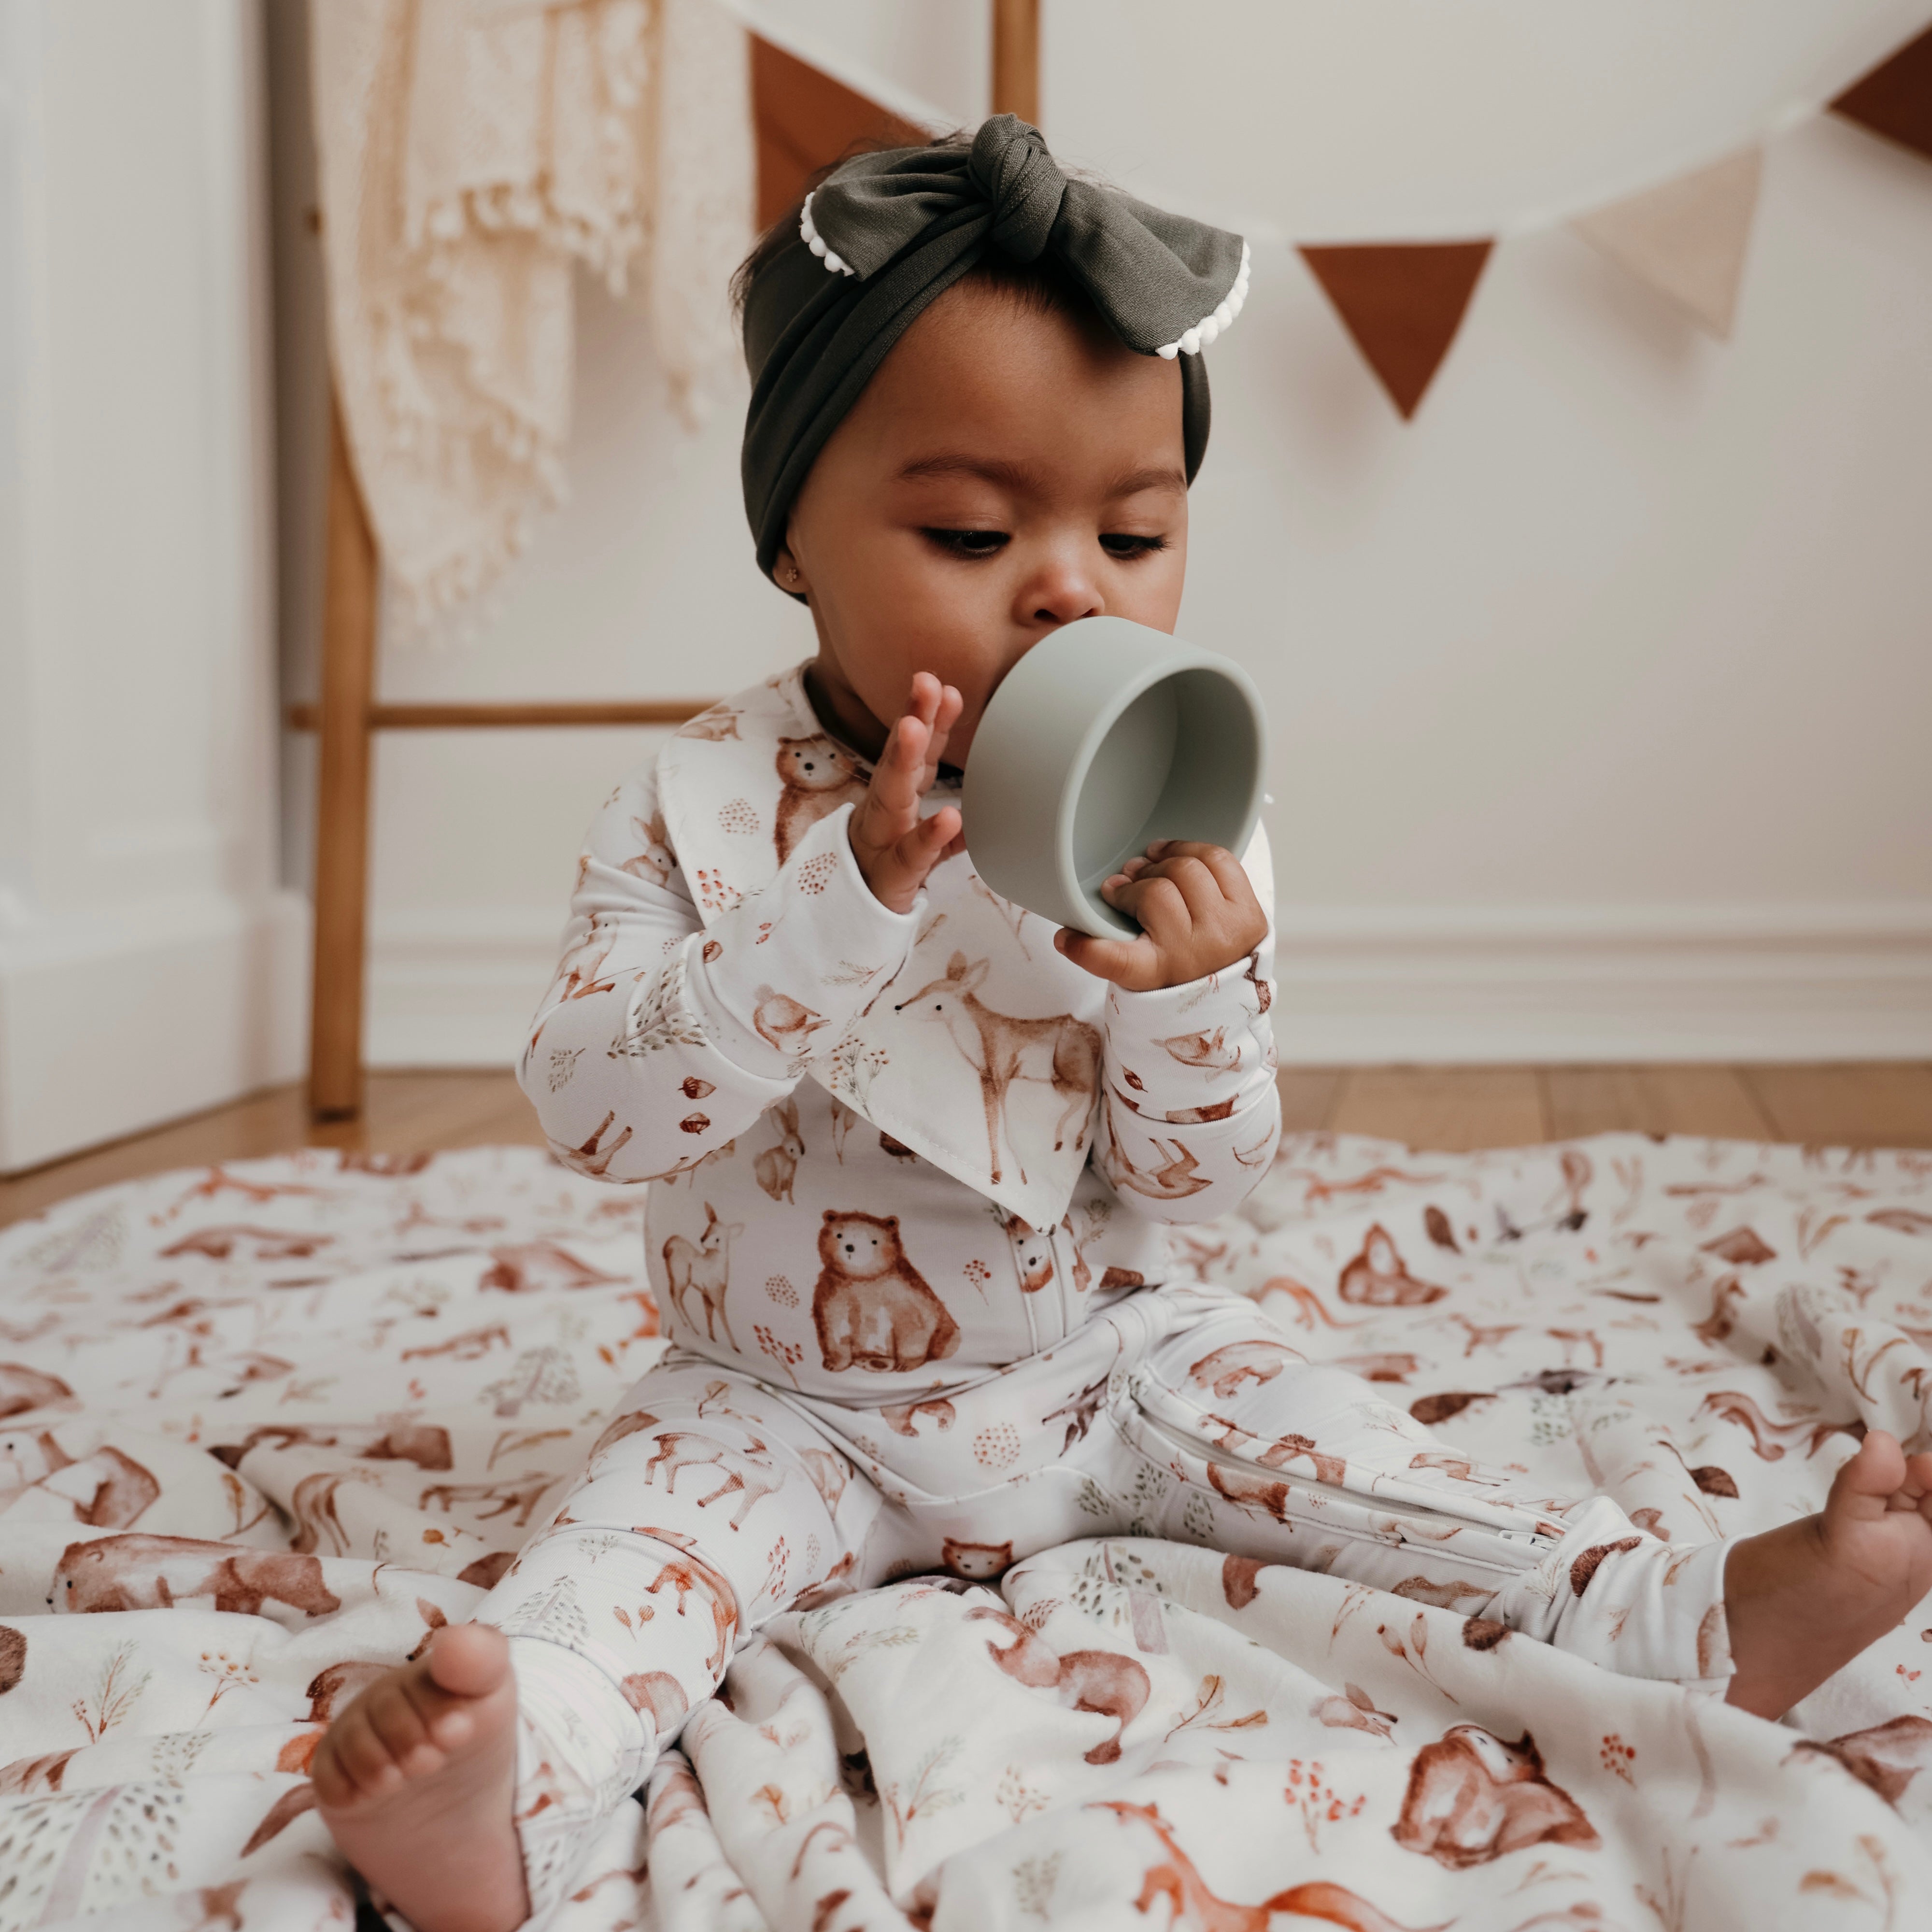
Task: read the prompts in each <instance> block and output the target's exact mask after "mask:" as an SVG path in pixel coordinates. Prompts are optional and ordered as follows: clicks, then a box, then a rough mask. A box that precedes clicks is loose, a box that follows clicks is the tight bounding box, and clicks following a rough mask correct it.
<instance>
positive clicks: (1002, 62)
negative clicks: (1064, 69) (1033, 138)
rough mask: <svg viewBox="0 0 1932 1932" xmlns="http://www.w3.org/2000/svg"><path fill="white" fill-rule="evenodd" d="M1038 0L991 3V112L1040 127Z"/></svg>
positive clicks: (994, 1) (1002, 0)
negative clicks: (1017, 118)
mask: <svg viewBox="0 0 1932 1932" xmlns="http://www.w3.org/2000/svg"><path fill="white" fill-rule="evenodd" d="M993 112H994V113H995V114H1017V115H1019V118H1021V119H1022V121H1028V122H1030V123H1031V124H1032V125H1033V126H1034V127H1038V126H1039V125H1040V0H993Z"/></svg>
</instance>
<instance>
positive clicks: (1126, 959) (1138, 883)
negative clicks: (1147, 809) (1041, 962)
mask: <svg viewBox="0 0 1932 1932" xmlns="http://www.w3.org/2000/svg"><path fill="white" fill-rule="evenodd" d="M1100 896H1101V897H1102V898H1104V899H1105V900H1106V901H1107V903H1108V904H1109V905H1110V906H1112V907H1114V908H1115V910H1116V911H1118V912H1124V913H1126V914H1127V916H1128V917H1129V918H1130V919H1138V920H1139V922H1140V925H1141V936H1140V937H1139V938H1138V939H1095V938H1093V937H1091V935H1089V934H1087V933H1084V932H1073V931H1072V930H1070V929H1068V928H1066V927H1063V928H1062V929H1061V930H1060V931H1059V932H1057V933H1055V935H1054V936H1053V943H1054V944H1055V946H1056V947H1058V949H1059V950H1061V952H1062V953H1064V954H1065V955H1066V956H1067V958H1068V959H1070V960H1072V961H1073V963H1074V965H1076V966H1079V967H1081V968H1084V969H1085V971H1088V972H1089V973H1091V974H1094V976H1095V977H1097V978H1099V979H1102V980H1112V981H1113V983H1114V984H1115V986H1118V987H1121V989H1123V990H1124V991H1125V992H1130V993H1151V992H1155V991H1157V989H1160V988H1161V987H1163V986H1186V985H1187V983H1188V982H1189V981H1190V980H1199V979H1200V978H1202V977H1203V976H1204V975H1205V974H1209V973H1219V972H1220V971H1222V970H1223V968H1226V967H1229V966H1232V965H1234V964H1235V962H1236V961H1237V960H1238V959H1246V958H1247V956H1248V955H1249V954H1250V953H1252V952H1253V950H1255V948H1256V947H1257V946H1259V945H1260V944H1261V943H1262V941H1263V940H1264V939H1265V938H1267V937H1268V915H1267V914H1266V913H1264V912H1263V911H1262V908H1261V901H1259V899H1257V898H1256V897H1255V889H1254V887H1253V886H1252V885H1251V884H1250V883H1249V880H1248V875H1247V873H1246V872H1244V871H1242V869H1241V861H1240V860H1239V859H1237V858H1236V857H1235V855H1234V854H1233V853H1232V852H1230V851H1229V850H1227V849H1226V847H1223V846H1220V845H1197V844H1191V843H1190V842H1189V841H1187V840H1184V839H1180V838H1162V839H1157V840H1156V841H1155V842H1154V844H1151V845H1150V846H1149V847H1148V848H1147V856H1146V857H1145V859H1129V860H1128V861H1127V864H1126V865H1125V866H1124V867H1123V868H1121V870H1120V871H1118V872H1116V873H1115V874H1114V876H1113V877H1112V878H1111V879H1109V880H1108V881H1107V882H1106V884H1105V885H1103V886H1102V887H1101V888H1100Z"/></svg>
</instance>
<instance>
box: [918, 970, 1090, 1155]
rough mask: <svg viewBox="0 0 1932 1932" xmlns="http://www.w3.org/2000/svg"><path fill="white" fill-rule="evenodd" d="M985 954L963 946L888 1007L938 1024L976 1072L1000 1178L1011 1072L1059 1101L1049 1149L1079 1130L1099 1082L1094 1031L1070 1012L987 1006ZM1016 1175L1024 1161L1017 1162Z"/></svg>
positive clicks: (1082, 1132) (1077, 1136)
mask: <svg viewBox="0 0 1932 1932" xmlns="http://www.w3.org/2000/svg"><path fill="white" fill-rule="evenodd" d="M989 963H990V962H989V961H987V960H985V959H976V960H974V961H972V962H970V963H969V962H968V959H967V958H966V956H965V953H954V954H953V957H952V958H951V959H950V960H949V961H948V962H947V968H946V971H945V972H944V974H942V975H941V977H939V978H938V979H937V980H929V981H928V982H927V983H926V985H924V986H922V987H920V988H919V990H918V991H917V992H916V993H913V994H912V995H910V997H909V998H906V999H904V1000H901V1001H899V1002H898V1004H897V1005H896V1006H895V1007H894V1009H893V1010H894V1011H895V1012H896V1013H905V1012H907V1011H908V1010H910V1011H911V1012H913V1013H916V1015H917V1016H918V1017H919V1019H922V1020H927V1021H932V1022H936V1023H938V1025H941V1026H943V1027H944V1028H945V1029H946V1031H947V1034H949V1035H950V1037H951V1039H952V1041H953V1045H954V1046H955V1047H956V1048H957V1049H958V1050H959V1052H960V1053H961V1055H963V1056H964V1058H965V1061H966V1062H967V1064H968V1066H970V1067H971V1068H972V1069H973V1070H974V1073H977V1075H978V1076H979V1077H980V1099H981V1100H982V1102H983V1105H984V1106H985V1108H986V1151H987V1157H988V1159H989V1161H990V1162H991V1163H992V1177H993V1178H994V1180H995V1181H998V1179H999V1178H1001V1166H1000V1145H1001V1139H1002V1137H1003V1136H1006V1135H1007V1104H1008V1098H1009V1096H1010V1092H1011V1090H1012V1088H1013V1082H1015V1081H1016V1080H1031V1081H1037V1082H1041V1083H1043V1084H1044V1085H1047V1086H1049V1087H1050V1088H1052V1090H1053V1094H1054V1097H1055V1099H1056V1100H1059V1101H1060V1102H1061V1103H1063V1104H1062V1106H1061V1113H1060V1118H1059V1119H1058V1121H1057V1122H1056V1123H1055V1127H1054V1130H1053V1145H1054V1146H1055V1148H1056V1149H1058V1148H1061V1147H1063V1146H1064V1145H1067V1144H1068V1143H1069V1142H1071V1143H1072V1144H1073V1145H1075V1146H1076V1147H1077V1146H1079V1145H1080V1144H1081V1142H1082V1141H1083V1140H1084V1139H1085V1136H1086V1132H1087V1127H1086V1121H1087V1115H1088V1110H1089V1109H1091V1106H1092V1105H1093V1102H1094V1094H1095V1091H1096V1090H1097V1088H1098V1086H1099V1084H1100V1029H1099V1028H1097V1027H1092V1026H1089V1025H1088V1024H1087V1022H1085V1020H1081V1019H1075V1018H1074V1017H1073V1015H1072V1014H1070V1013H1058V1014H1055V1015H1054V1016H1052V1017H1051V1018H1049V1019H1019V1018H1017V1017H1016V1016H1014V1015H1013V1014H1010V1013H995V1011H994V1010H992V1008H991V1007H989V1006H987V1005H986V1004H985V1003H984V1002H983V1001H981V1000H980V998H979V997H978V994H977V989H978V988H979V987H980V986H981V985H982V984H983V983H984V982H985V980H986V971H987V968H988V966H989ZM1024 1178H1025V1169H1022V1179H1024Z"/></svg>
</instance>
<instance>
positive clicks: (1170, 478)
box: [899, 452, 1187, 497]
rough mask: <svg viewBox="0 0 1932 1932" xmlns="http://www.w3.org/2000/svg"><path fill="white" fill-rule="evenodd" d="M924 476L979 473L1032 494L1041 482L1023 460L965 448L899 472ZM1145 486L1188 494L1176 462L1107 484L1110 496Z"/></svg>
mask: <svg viewBox="0 0 1932 1932" xmlns="http://www.w3.org/2000/svg"><path fill="white" fill-rule="evenodd" d="M925 476H977V477H979V478H981V479H982V480H983V481H985V482H988V483H991V484H993V485H994V486H995V487H996V488H998V489H1001V490H1010V491H1012V492H1013V493H1014V494H1016V495H1027V494H1030V493H1031V492H1032V491H1034V490H1035V489H1037V487H1038V484H1039V479H1038V478H1037V477H1036V476H1035V475H1034V472H1033V471H1032V470H1031V469H1028V467H1027V466H1026V465H1025V463H1008V462H1005V461H1004V460H1001V458H998V457H992V456H971V455H966V454H965V453H964V452H959V453H945V454H942V455H937V456H922V457H920V458H918V459H917V460H915V461H913V462H911V463H907V464H906V465H905V466H904V468H903V469H901V470H900V472H899V479H900V481H901V482H910V481H914V480H916V479H917V478H920V477H925ZM1142 490H1166V492H1168V493H1169V494H1170V495H1172V496H1186V495H1187V477H1186V476H1185V475H1184V474H1183V473H1182V472H1181V471H1180V470H1179V469H1177V468H1176V467H1175V466H1174V465H1173V464H1172V463H1154V464H1151V465H1150V466H1148V468H1146V469H1131V470H1129V471H1128V472H1127V474H1126V475H1124V476H1117V477H1115V478H1114V480H1113V481H1112V482H1111V483H1109V484H1108V485H1107V489H1106V493H1107V495H1108V496H1110V497H1114V496H1136V495H1138V494H1139V492H1140V491H1142Z"/></svg>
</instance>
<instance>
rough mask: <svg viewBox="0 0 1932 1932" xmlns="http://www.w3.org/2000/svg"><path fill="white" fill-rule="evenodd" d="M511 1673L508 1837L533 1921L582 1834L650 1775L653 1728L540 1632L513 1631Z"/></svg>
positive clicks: (545, 1911) (551, 1898) (584, 1663)
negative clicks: (517, 1850)
mask: <svg viewBox="0 0 1932 1932" xmlns="http://www.w3.org/2000/svg"><path fill="white" fill-rule="evenodd" d="M510 1667H511V1670H512V1671H514V1673H515V1675H516V1680H517V1791H516V1797H515V1800H514V1807H515V1811H514V1815H515V1819H516V1826H517V1842H518V1843H519V1844H520V1846H521V1847H522V1849H523V1883H524V1885H525V1887H526V1889H527V1890H528V1891H529V1900H530V1915H529V1918H527V1919H526V1920H525V1921H524V1927H526V1928H535V1927H538V1926H541V1925H542V1924H544V1922H545V1921H547V1919H548V1918H549V1917H550V1914H551V1913H552V1912H554V1911H555V1910H556V1906H557V1903H558V1900H559V1899H560V1898H561V1897H562V1894H563V1890H564V1888H565V1885H567V1884H568V1882H569V1881H570V1879H571V1877H572V1876H574V1874H575V1872H576V1870H577V1864H578V1861H579V1860H580V1858H582V1856H583V1848H584V1845H585V1843H586V1840H587V1838H588V1836H589V1833H590V1832H592V1830H593V1829H595V1827H596V1826H598V1825H599V1824H601V1823H602V1821H603V1820H604V1818H605V1817H607V1815H608V1814H610V1812H611V1811H614V1810H615V1809H616V1807H617V1806H618V1805H620V1804H622V1802H623V1801H624V1800H625V1799H626V1798H627V1797H628V1796H630V1794H631V1793H632V1792H634V1791H635V1790H637V1787H639V1786H640V1784H643V1781H644V1780H645V1778H646V1777H647V1776H648V1775H649V1772H650V1768H651V1765H652V1761H653V1760H655V1757H656V1756H657V1732H656V1728H655V1725H654V1724H653V1723H652V1720H651V1718H650V1717H649V1715H648V1714H647V1713H646V1712H639V1711H637V1710H634V1709H632V1708H631V1705H630V1704H629V1703H628V1701H627V1700H625V1697H624V1696H623V1694H622V1692H621V1691H619V1690H618V1688H617V1687H616V1685H614V1684H613V1683H612V1682H611V1681H610V1678H609V1677H608V1676H606V1675H605V1673H604V1672H603V1671H601V1670H599V1669H598V1667H596V1665H595V1664H592V1663H591V1662H590V1661H589V1660H588V1659H587V1658H583V1657H580V1656H579V1655H577V1652H574V1651H573V1650H566V1649H565V1648H564V1647H563V1646H562V1645H561V1644H556V1643H550V1642H549V1641H548V1640H546V1639H544V1638H542V1637H511V1639H510Z"/></svg>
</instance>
